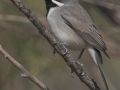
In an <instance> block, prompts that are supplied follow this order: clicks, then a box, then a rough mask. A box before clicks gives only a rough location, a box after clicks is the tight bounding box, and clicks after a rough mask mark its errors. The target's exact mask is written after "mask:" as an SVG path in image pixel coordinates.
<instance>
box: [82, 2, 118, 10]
mask: <svg viewBox="0 0 120 90" xmlns="http://www.w3.org/2000/svg"><path fill="white" fill-rule="evenodd" d="M83 1H84V2H87V3H90V4H93V5H98V6H100V7H103V8H107V9H110V10H114V9H115V8H116V9H118V10H119V9H120V6H119V5H114V4H112V3H108V2H105V1H101V0H99V3H96V0H83Z"/></svg>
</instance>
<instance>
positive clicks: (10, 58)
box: [0, 45, 49, 90]
mask: <svg viewBox="0 0 120 90" xmlns="http://www.w3.org/2000/svg"><path fill="white" fill-rule="evenodd" d="M0 53H1V54H2V55H3V56H4V57H5V58H7V60H9V61H10V62H11V63H12V64H13V65H14V66H15V67H17V68H18V69H19V70H20V71H21V72H22V74H21V76H22V77H24V78H28V79H30V80H31V81H32V82H34V83H35V84H36V85H37V86H38V87H40V88H41V89H42V90H49V88H48V87H46V86H45V85H44V84H43V83H42V82H40V81H39V80H38V79H37V78H36V77H35V76H33V75H32V74H30V73H29V72H28V71H27V70H26V69H25V68H24V67H23V66H22V65H21V64H20V63H19V62H17V61H16V60H15V59H14V58H12V57H11V56H10V55H9V54H8V53H7V52H6V51H5V50H4V49H3V48H2V46H1V45H0Z"/></svg>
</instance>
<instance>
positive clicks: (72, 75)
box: [71, 49, 85, 77]
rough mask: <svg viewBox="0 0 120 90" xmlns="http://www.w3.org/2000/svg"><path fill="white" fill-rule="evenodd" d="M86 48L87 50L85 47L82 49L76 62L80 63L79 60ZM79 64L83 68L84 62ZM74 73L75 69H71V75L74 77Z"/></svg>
mask: <svg viewBox="0 0 120 90" xmlns="http://www.w3.org/2000/svg"><path fill="white" fill-rule="evenodd" d="M84 50H85V49H82V50H81V52H80V54H79V57H78V59H77V60H76V61H74V62H76V63H79V62H78V61H79V60H80V58H81V56H82V54H83V52H84ZM79 65H80V66H81V68H83V64H82V63H79ZM73 73H74V72H73V70H72V69H71V76H72V77H74V75H73Z"/></svg>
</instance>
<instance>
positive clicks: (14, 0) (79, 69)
mask: <svg viewBox="0 0 120 90" xmlns="http://www.w3.org/2000/svg"><path fill="white" fill-rule="evenodd" d="M10 1H11V2H12V3H13V4H14V5H15V6H16V7H17V8H18V9H19V10H20V11H21V12H22V13H24V14H25V15H26V16H27V18H28V19H29V20H30V21H31V22H32V23H33V24H34V25H35V26H36V28H37V29H38V30H39V32H40V34H42V35H43V36H44V37H45V38H46V39H47V40H48V42H49V43H50V44H51V46H52V47H53V48H54V49H55V50H56V51H57V52H58V53H59V54H60V55H61V56H62V57H63V58H64V60H65V61H66V63H67V65H68V66H69V67H70V68H71V70H73V71H74V72H75V73H76V75H77V76H78V77H79V79H80V80H81V81H82V82H84V83H85V84H86V85H87V86H88V87H89V88H90V89H91V90H101V89H100V88H99V87H98V85H97V83H96V82H95V81H94V80H93V79H90V78H89V77H88V76H87V75H86V73H84V71H83V69H82V67H81V65H80V63H78V62H75V60H74V59H73V58H72V57H71V56H70V54H69V52H68V51H67V49H66V48H65V46H64V45H62V44H60V43H59V42H58V41H57V40H56V39H55V38H54V37H53V36H52V35H51V34H50V33H49V32H48V30H47V29H46V28H45V27H44V26H43V25H42V23H41V22H40V21H39V19H38V18H37V17H36V16H35V15H34V13H33V12H32V11H31V10H30V9H28V8H27V7H26V6H25V5H24V4H23V3H22V2H21V1H20V0H10Z"/></svg>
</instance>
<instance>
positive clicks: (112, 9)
mask: <svg viewBox="0 0 120 90" xmlns="http://www.w3.org/2000/svg"><path fill="white" fill-rule="evenodd" d="M83 1H84V2H87V3H90V4H93V5H96V6H97V7H98V8H99V9H100V10H101V11H102V12H103V13H104V14H106V15H107V16H108V17H109V19H110V20H111V21H113V22H114V23H115V24H116V25H118V26H120V6H119V5H115V4H112V3H108V2H105V1H101V0H83Z"/></svg>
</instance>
